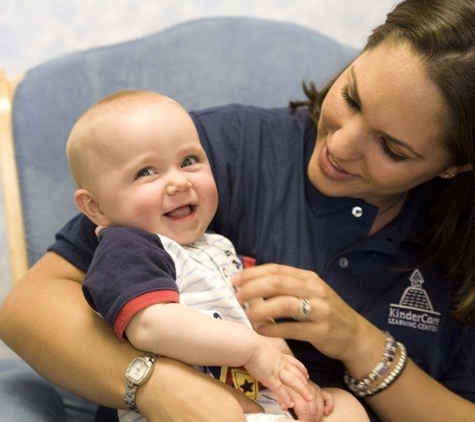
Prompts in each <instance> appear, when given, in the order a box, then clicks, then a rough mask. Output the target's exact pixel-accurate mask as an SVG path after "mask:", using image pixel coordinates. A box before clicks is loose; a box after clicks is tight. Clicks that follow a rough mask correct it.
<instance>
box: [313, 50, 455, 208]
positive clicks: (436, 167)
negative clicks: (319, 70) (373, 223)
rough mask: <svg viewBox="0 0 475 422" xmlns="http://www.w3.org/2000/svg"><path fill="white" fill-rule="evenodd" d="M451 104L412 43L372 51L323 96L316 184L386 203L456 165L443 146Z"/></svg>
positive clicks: (323, 189) (329, 190) (332, 193)
mask: <svg viewBox="0 0 475 422" xmlns="http://www.w3.org/2000/svg"><path fill="white" fill-rule="evenodd" d="M443 104H444V100H443V98H442V95H441V93H440V92H439V90H438V88H437V87H436V86H435V84H433V83H432V82H431V81H430V80H429V79H428V77H427V76H426V75H425V74H424V68H423V65H422V63H421V61H420V60H419V59H418V58H417V57H415V56H414V55H413V53H411V52H410V50H409V48H408V47H407V46H405V45H403V44H399V45H396V44H383V45H380V46H378V47H376V48H375V49H373V50H370V51H366V52H364V53H363V54H361V55H360V56H359V57H358V58H357V59H356V60H355V61H354V62H353V63H352V64H351V65H350V66H349V67H348V68H347V69H346V70H345V71H344V72H343V74H342V75H341V76H340V77H339V78H338V79H337V80H336V82H335V83H334V84H333V86H332V87H331V89H330V91H329V92H328V94H327V96H326V98H325V101H324V102H323V105H322V111H321V115H320V120H319V124H318V135H317V142H316V146H315V150H314V152H313V154H312V157H311V160H310V163H309V167H308V175H309V178H310V180H311V182H312V183H313V184H314V186H315V187H316V188H317V189H318V190H319V191H321V192H322V193H324V194H326V195H328V196H334V197H340V196H347V197H353V198H362V199H364V200H366V202H368V203H371V204H373V205H376V206H380V207H381V206H384V204H386V203H387V202H388V201H392V200H393V199H394V196H396V195H400V194H401V193H403V192H407V191H408V190H410V189H411V188H413V187H415V186H417V185H419V184H421V183H423V182H425V181H427V180H430V179H432V178H434V177H436V176H438V175H441V174H442V173H444V172H445V171H447V170H451V169H455V167H451V166H450V162H451V156H450V154H449V152H448V151H447V150H446V149H444V147H443V146H442V139H443V135H444V126H445V124H446V123H445V122H446V121H447V117H446V112H445V109H444V105H443Z"/></svg>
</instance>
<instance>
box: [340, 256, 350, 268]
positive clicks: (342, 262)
mask: <svg viewBox="0 0 475 422" xmlns="http://www.w3.org/2000/svg"><path fill="white" fill-rule="evenodd" d="M338 264H339V265H340V267H341V268H346V267H348V264H349V262H348V259H346V258H340V261H338Z"/></svg>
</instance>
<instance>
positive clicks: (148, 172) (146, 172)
mask: <svg viewBox="0 0 475 422" xmlns="http://www.w3.org/2000/svg"><path fill="white" fill-rule="evenodd" d="M152 174H155V171H154V170H153V169H152V168H151V167H145V168H143V169H141V170H139V171H138V172H137V174H136V175H135V178H136V179H138V178H140V177H145V176H151V175H152Z"/></svg>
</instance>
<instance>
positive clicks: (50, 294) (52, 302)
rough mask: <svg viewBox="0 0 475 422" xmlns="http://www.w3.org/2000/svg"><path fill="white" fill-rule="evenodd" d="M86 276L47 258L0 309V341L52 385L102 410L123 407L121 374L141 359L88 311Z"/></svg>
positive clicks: (57, 259)
mask: <svg viewBox="0 0 475 422" xmlns="http://www.w3.org/2000/svg"><path fill="white" fill-rule="evenodd" d="M83 276H84V274H83V273H82V272H81V271H80V270H78V269H77V268H75V267H74V266H72V265H71V264H69V263H68V262H66V261H65V260H64V259H62V258H61V257H59V256H58V255H56V254H54V253H52V252H51V253H48V254H46V255H45V256H44V257H43V258H42V259H41V260H40V261H39V262H38V263H37V264H36V265H35V266H34V267H33V268H32V269H31V270H30V271H29V272H28V273H27V275H26V276H25V277H23V278H22V279H21V280H20V281H19V282H18V283H17V284H16V285H15V286H14V288H13V289H12V291H11V292H10V294H9V295H8V297H7V298H6V300H5V302H4V303H3V304H2V307H1V308H0V336H1V338H2V339H3V340H4V342H5V343H6V344H7V345H8V346H9V347H11V348H12V350H14V351H15V352H16V353H17V354H18V355H19V356H20V357H22V358H23V359H25V360H26V361H27V362H28V363H29V364H30V365H31V366H32V367H33V368H34V369H36V370H37V371H38V372H39V373H40V374H42V375H43V376H44V377H45V378H47V379H48V380H50V381H51V382H53V383H54V384H56V385H58V386H60V387H62V388H65V389H66V390H69V391H72V392H75V393H77V394H79V395H81V396H83V397H86V398H88V399H91V400H93V401H95V402H99V403H101V404H103V405H106V406H110V407H116V408H121V407H124V404H125V403H124V399H123V395H124V382H125V375H124V374H125V370H126V368H127V365H128V364H129V362H130V361H131V360H132V359H133V358H134V357H136V356H138V355H139V354H140V352H139V351H137V350H136V349H134V348H133V347H132V346H131V345H129V344H127V343H124V342H121V341H120V340H118V338H117V337H116V336H115V335H114V333H113V332H112V330H111V329H110V328H109V327H108V326H107V325H106V324H105V323H104V322H103V321H102V320H101V319H100V318H99V317H98V316H97V315H96V314H95V313H94V312H93V311H92V310H91V309H90V308H89V306H88V304H87V303H86V301H85V299H84V296H83V294H82V290H81V285H80V281H81V280H82V278H83Z"/></svg>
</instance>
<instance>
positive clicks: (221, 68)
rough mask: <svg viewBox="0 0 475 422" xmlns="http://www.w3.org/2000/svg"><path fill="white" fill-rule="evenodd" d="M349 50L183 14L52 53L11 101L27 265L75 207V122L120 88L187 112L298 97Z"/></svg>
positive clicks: (242, 22)
mask: <svg viewBox="0 0 475 422" xmlns="http://www.w3.org/2000/svg"><path fill="white" fill-rule="evenodd" d="M356 54H357V52H356V51H355V50H354V49H352V48H350V47H347V46H344V45H341V44H339V43H338V42H336V41H334V40H331V39H330V38H328V37H326V36H323V35H321V34H319V33H317V32H315V31H312V30H310V29H305V28H303V27H300V26H297V25H294V24H289V23H283V22H274V21H266V20H260V19H253V18H208V19H201V20H196V21H190V22H187V23H184V24H181V25H177V26H174V27H172V28H169V29H167V30H163V31H160V32H158V33H156V34H153V35H150V36H147V37H144V38H141V39H137V40H134V41H130V42H125V43H122V44H117V45H113V46H106V47H102V48H95V49H90V50H86V51H81V52H77V53H73V54H69V55H65V56H62V57H59V58H57V59H54V60H51V61H49V62H46V63H44V64H42V65H40V66H38V67H36V68H33V69H31V70H30V71H29V72H27V74H26V76H25V78H24V80H23V81H22V83H21V84H20V85H19V87H18V89H17V92H16V95H15V98H14V104H13V131H14V137H15V142H16V151H17V161H18V169H19V177H20V189H21V191H22V201H23V209H24V218H25V226H26V235H27V245H28V255H29V263H30V264H33V263H34V262H35V261H36V260H37V259H38V258H39V257H40V256H41V255H42V254H43V253H44V252H45V250H46V248H47V246H48V245H50V244H51V243H52V241H53V234H54V233H55V232H56V231H57V230H58V229H59V228H60V227H61V226H62V224H63V223H65V222H66V221H67V220H68V219H69V218H70V217H72V216H73V215H74V214H75V213H76V212H77V211H76V208H75V205H74V202H73V192H74V185H73V182H72V180H71V179H70V177H69V172H68V169H67V163H66V158H65V153H64V146H65V142H66V139H67V136H68V133H69V130H70V128H71V126H72V125H73V123H74V122H75V120H76V119H77V118H78V117H79V116H80V115H81V114H82V113H83V112H84V111H85V110H86V109H87V108H88V107H89V106H90V105H91V104H93V103H94V102H96V101H97V100H98V99H99V98H101V97H102V96H104V95H107V94H109V93H112V92H114V91H117V90H119V89H123V88H140V89H149V90H153V91H158V92H161V93H163V94H166V95H169V96H171V97H172V98H174V99H176V100H177V101H179V102H181V103H182V104H183V105H184V106H185V107H186V108H187V109H189V110H191V109H198V108H204V107H208V106H214V105H220V104H228V103H232V102H239V103H244V104H253V105H259V106H285V105H286V104H287V103H288V101H289V100H291V99H302V98H303V93H302V90H301V82H302V80H304V79H305V80H312V81H314V82H315V83H316V84H317V85H320V84H322V83H323V82H325V81H326V80H327V78H328V77H330V76H332V75H333V74H334V73H335V72H337V71H338V70H340V69H341V68H343V67H344V66H345V65H346V64H347V63H349V62H350V60H351V59H352V58H353V57H354V56H355V55H356Z"/></svg>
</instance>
